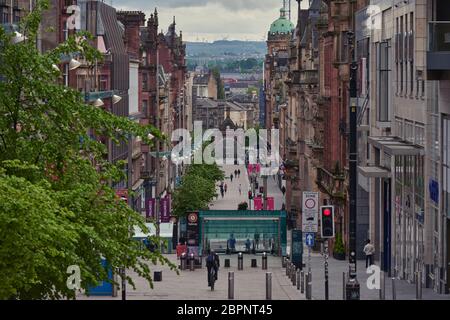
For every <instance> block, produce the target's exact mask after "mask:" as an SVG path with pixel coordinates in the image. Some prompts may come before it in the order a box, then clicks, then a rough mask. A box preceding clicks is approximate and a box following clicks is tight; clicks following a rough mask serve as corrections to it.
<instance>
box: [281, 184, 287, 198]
mask: <svg viewBox="0 0 450 320" xmlns="http://www.w3.org/2000/svg"><path fill="white" fill-rule="evenodd" d="M281 192H282V193H283V196H284V195H285V194H286V188H285V186H283V187H281Z"/></svg>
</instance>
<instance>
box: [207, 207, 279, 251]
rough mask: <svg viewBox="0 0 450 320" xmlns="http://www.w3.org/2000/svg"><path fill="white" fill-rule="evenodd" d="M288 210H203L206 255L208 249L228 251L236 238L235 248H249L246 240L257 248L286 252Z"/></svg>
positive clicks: (237, 249)
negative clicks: (231, 240) (231, 241)
mask: <svg viewBox="0 0 450 320" xmlns="http://www.w3.org/2000/svg"><path fill="white" fill-rule="evenodd" d="M286 233H287V229H286V212H285V211H232V210H230V211H228V210H218V211H200V212H199V244H200V248H199V249H200V252H201V253H202V254H203V255H204V254H206V252H207V250H208V249H214V250H215V251H216V252H218V253H224V252H226V250H227V249H228V248H227V246H228V244H229V240H230V239H231V238H232V239H234V243H235V251H236V252H245V251H246V248H247V246H246V243H248V242H249V243H251V248H252V249H253V248H254V249H255V251H256V252H272V253H273V254H275V255H278V256H284V255H286V245H287V235H286Z"/></svg>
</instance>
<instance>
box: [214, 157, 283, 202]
mask: <svg viewBox="0 0 450 320" xmlns="http://www.w3.org/2000/svg"><path fill="white" fill-rule="evenodd" d="M238 169H239V170H241V176H240V177H239V178H238V179H235V178H234V179H233V182H231V180H230V175H231V174H233V176H234V170H238ZM223 170H224V172H225V177H226V178H225V181H224V182H225V183H226V184H227V186H228V192H227V193H226V194H225V196H224V197H223V198H222V196H221V195H220V189H219V188H217V193H218V194H219V198H218V199H217V200H216V201H214V203H212V204H211V206H210V208H211V210H237V207H238V204H239V203H241V202H248V191H249V190H250V182H249V177H248V173H247V169H246V168H245V166H244V165H242V166H226V167H224V168H223ZM259 184H260V186H262V185H263V180H262V179H259ZM239 185H241V189H242V194H239ZM267 190H268V196H269V197H274V199H275V209H276V210H281V207H282V205H283V194H282V193H281V191H280V188H278V186H277V184H276V182H275V180H274V179H273V178H272V177H269V178H268V179H267Z"/></svg>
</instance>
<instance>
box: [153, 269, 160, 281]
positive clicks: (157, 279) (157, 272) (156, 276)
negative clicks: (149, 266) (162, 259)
mask: <svg viewBox="0 0 450 320" xmlns="http://www.w3.org/2000/svg"><path fill="white" fill-rule="evenodd" d="M153 281H155V282H161V281H162V271H155V272H154V273H153Z"/></svg>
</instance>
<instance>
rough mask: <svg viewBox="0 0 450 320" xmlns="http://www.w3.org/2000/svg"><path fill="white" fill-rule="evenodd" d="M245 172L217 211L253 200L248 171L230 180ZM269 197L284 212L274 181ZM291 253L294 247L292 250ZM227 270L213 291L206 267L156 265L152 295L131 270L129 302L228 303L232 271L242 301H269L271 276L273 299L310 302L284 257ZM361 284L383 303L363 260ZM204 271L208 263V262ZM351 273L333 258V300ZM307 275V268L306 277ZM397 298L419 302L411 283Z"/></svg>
mask: <svg viewBox="0 0 450 320" xmlns="http://www.w3.org/2000/svg"><path fill="white" fill-rule="evenodd" d="M237 168H239V169H240V170H241V177H240V178H238V179H237V180H236V179H233V182H231V181H230V179H229V178H228V179H226V183H227V185H228V192H227V194H226V195H225V197H224V198H223V199H222V197H221V196H220V195H219V198H218V200H217V201H215V202H214V203H213V205H212V206H211V209H212V210H236V209H237V206H238V204H239V203H240V202H243V201H248V199H247V191H248V189H249V182H248V176H247V172H246V170H245V167H244V166H239V167H238V166H230V167H227V168H225V172H226V176H227V177H229V176H230V174H231V173H232V172H233V175H234V170H235V169H237ZM239 184H241V186H242V194H241V195H240V194H239V191H238V190H239ZM268 192H269V196H273V197H274V198H275V208H276V209H281V206H282V204H283V196H282V193H281V191H280V190H279V188H278V186H277V185H276V182H275V180H274V179H272V178H269V179H268ZM290 238H291V233H290V232H288V244H289V243H290ZM288 252H289V247H288ZM304 252H305V255H304V258H303V262H304V263H307V248H305V249H304ZM167 257H168V258H169V259H170V260H171V261H172V262H174V263H176V264H177V265H178V264H179V261H177V258H176V255H167ZM225 259H230V262H231V268H229V269H225V268H224V264H225V263H224V260H225ZM251 259H257V263H258V267H257V268H251V267H250V266H251ZM220 260H221V268H220V271H219V279H218V281H217V282H216V288H215V291H213V292H212V291H211V290H210V288H209V287H208V285H207V276H206V274H207V272H206V268H203V269H196V270H195V271H193V272H191V271H180V275H177V274H176V273H175V272H174V271H170V270H169V268H168V267H167V266H156V267H155V266H152V267H151V270H152V271H157V270H158V271H159V270H161V271H162V278H163V281H162V282H155V283H154V289H153V290H152V289H151V288H150V286H149V285H148V283H147V282H146V281H144V280H143V279H142V278H139V277H138V276H137V275H136V274H134V273H133V272H131V271H128V274H130V275H132V277H133V279H135V282H136V290H132V288H131V287H130V286H127V299H129V300H158V299H160V300H189V299H192V300H226V299H227V298H228V272H229V271H233V272H234V285H235V288H234V291H235V299H236V300H264V299H265V277H266V276H265V274H266V272H272V290H273V291H272V298H273V299H274V300H305V295H304V294H301V293H300V291H299V290H297V288H296V286H295V287H294V286H293V285H292V283H291V282H290V280H288V278H287V276H286V271H285V269H284V268H282V264H281V258H279V257H273V256H269V257H268V266H269V270H267V271H265V270H262V269H261V255H257V256H253V255H244V270H242V271H238V270H237V255H228V256H227V255H221V256H220ZM358 263H359V264H358V281H359V283H360V285H361V299H362V300H377V299H380V296H379V291H378V290H369V289H368V288H367V286H366V281H367V278H368V277H369V276H370V275H367V274H366V273H365V269H364V267H365V265H364V262H363V261H359V262H358ZM203 266H204V263H203ZM311 268H312V275H313V277H312V279H313V281H312V298H313V300H324V299H325V288H324V259H323V257H322V255H321V254H319V253H313V254H312V257H311ZM347 270H348V262H347V261H337V260H335V259H333V258H330V259H329V292H330V293H329V296H330V299H331V300H342V299H343V280H342V278H343V273H344V272H347ZM306 271H307V265H306V268H305V272H306ZM396 286H397V299H398V300H406V299H408V300H411V299H415V298H416V296H415V285H413V284H409V283H407V282H406V281H397V284H396ZM391 288H392V287H391V280H390V279H389V278H387V279H386V300H390V299H392V290H391ZM78 299H80V300H84V299H115V300H120V299H121V291H120V290H119V291H118V297H115V298H111V297H90V298H88V297H86V296H85V295H82V294H80V295H79V296H78ZM423 299H436V300H439V299H450V295H438V294H436V293H434V292H433V291H432V290H431V289H426V288H423Z"/></svg>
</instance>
